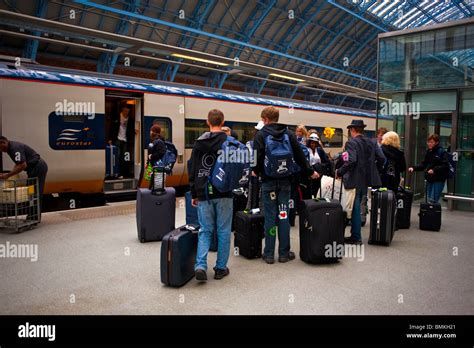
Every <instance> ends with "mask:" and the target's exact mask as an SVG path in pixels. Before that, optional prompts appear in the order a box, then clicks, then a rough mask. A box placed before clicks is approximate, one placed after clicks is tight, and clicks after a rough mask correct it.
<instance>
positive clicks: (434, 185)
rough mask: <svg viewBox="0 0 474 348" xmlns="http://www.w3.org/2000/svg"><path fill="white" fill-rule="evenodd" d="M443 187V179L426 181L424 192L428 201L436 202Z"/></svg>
mask: <svg viewBox="0 0 474 348" xmlns="http://www.w3.org/2000/svg"><path fill="white" fill-rule="evenodd" d="M443 189H444V181H435V182H427V183H426V193H427V194H428V202H429V203H438V202H439V199H440V198H441V192H443Z"/></svg>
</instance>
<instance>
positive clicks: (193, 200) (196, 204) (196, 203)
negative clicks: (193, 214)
mask: <svg viewBox="0 0 474 348" xmlns="http://www.w3.org/2000/svg"><path fill="white" fill-rule="evenodd" d="M198 204H199V199H197V198H193V199H192V200H191V205H192V206H193V207H196V208H197V206H198Z"/></svg>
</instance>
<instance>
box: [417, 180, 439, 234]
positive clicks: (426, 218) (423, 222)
mask: <svg viewBox="0 0 474 348" xmlns="http://www.w3.org/2000/svg"><path fill="white" fill-rule="evenodd" d="M427 190H428V186H427V185H426V183H425V203H421V204H420V212H419V213H418V216H419V217H420V230H424V231H435V232H439V230H440V229H441V204H440V203H428V191H427Z"/></svg>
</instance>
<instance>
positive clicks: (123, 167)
mask: <svg viewBox="0 0 474 348" xmlns="http://www.w3.org/2000/svg"><path fill="white" fill-rule="evenodd" d="M115 145H116V146H117V149H118V156H119V173H120V175H123V176H125V175H128V174H130V173H129V168H130V163H131V162H132V153H131V152H130V149H129V147H130V146H129V143H128V142H126V141H122V140H117V142H116V143H115ZM127 152H128V161H126V160H125V156H127Z"/></svg>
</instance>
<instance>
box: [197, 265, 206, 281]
mask: <svg viewBox="0 0 474 348" xmlns="http://www.w3.org/2000/svg"><path fill="white" fill-rule="evenodd" d="M194 275H195V276H196V280H197V281H199V282H206V281H207V273H206V271H205V270H203V269H200V268H199V269H197V270H196V271H195V272H194Z"/></svg>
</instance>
